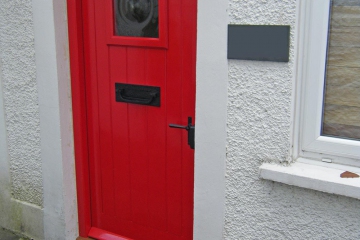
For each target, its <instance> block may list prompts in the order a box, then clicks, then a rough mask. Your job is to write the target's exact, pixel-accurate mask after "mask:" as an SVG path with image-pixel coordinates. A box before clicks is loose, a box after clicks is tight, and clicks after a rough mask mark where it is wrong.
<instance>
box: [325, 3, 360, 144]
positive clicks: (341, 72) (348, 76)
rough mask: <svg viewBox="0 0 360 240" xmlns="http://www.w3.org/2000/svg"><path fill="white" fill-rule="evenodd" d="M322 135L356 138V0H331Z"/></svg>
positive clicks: (359, 7)
mask: <svg viewBox="0 0 360 240" xmlns="http://www.w3.org/2000/svg"><path fill="white" fill-rule="evenodd" d="M328 39H329V40H328V56H327V64H326V82H325V96H324V109H323V122H322V135H325V136H333V137H338V138H348V139H354V140H360V0H333V1H332V4H331V21H330V26H329V37H328Z"/></svg>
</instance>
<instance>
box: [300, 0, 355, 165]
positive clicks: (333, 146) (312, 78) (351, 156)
mask: <svg viewBox="0 0 360 240" xmlns="http://www.w3.org/2000/svg"><path fill="white" fill-rule="evenodd" d="M330 4H331V1H330V0H302V1H301V2H300V16H299V17H300V18H299V21H300V22H299V25H298V26H299V27H300V29H299V37H298V40H297V41H298V44H299V49H298V56H299V58H298V68H297V83H298V86H297V87H299V88H300V91H298V97H297V102H298V103H300V104H298V106H297V113H298V114H297V116H298V119H299V122H298V123H297V124H296V125H297V126H295V127H296V128H297V134H295V136H296V140H295V154H294V155H295V158H296V159H297V158H307V159H313V160H319V161H326V162H329V161H330V162H333V163H338V164H343V165H350V166H354V167H360V141H356V140H348V139H341V138H335V137H327V136H321V126H322V114H323V101H324V89H325V88H324V84H325V81H324V79H325V71H326V57H327V48H328V32H329V21H330ZM295 122H296V121H295Z"/></svg>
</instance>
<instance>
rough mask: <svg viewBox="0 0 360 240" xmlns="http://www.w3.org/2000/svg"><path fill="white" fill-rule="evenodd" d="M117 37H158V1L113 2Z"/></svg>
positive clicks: (116, 0) (117, 0)
mask: <svg viewBox="0 0 360 240" xmlns="http://www.w3.org/2000/svg"><path fill="white" fill-rule="evenodd" d="M114 16H115V34H116V35H117V36H133V37H150V38H158V37H159V23H158V22H159V11H158V0H114Z"/></svg>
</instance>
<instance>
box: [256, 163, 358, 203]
mask: <svg viewBox="0 0 360 240" xmlns="http://www.w3.org/2000/svg"><path fill="white" fill-rule="evenodd" d="M344 171H349V172H353V173H356V174H358V175H360V168H356V167H349V166H344V165H338V164H334V163H323V162H318V161H313V160H308V159H303V158H299V159H298V160H297V161H296V162H295V163H293V164H291V165H290V166H287V167H285V166H281V165H277V164H271V163H264V164H262V165H261V166H260V178H263V179H266V180H271V181H275V182H281V183H285V184H288V185H293V186H298V187H303V188H309V189H313V190H318V191H322V192H327V193H332V194H338V195H343V196H347V197H352V198H356V199H360V178H340V174H341V173H343V172H344Z"/></svg>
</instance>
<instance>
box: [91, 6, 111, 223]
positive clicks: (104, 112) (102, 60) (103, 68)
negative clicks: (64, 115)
mask: <svg viewBox="0 0 360 240" xmlns="http://www.w3.org/2000/svg"><path fill="white" fill-rule="evenodd" d="M95 6H96V7H95V19H96V23H95V27H96V33H97V35H96V49H97V56H96V57H97V59H98V61H97V69H98V70H99V71H98V73H97V83H98V84H97V88H98V92H99V97H98V104H99V122H100V124H99V131H100V133H101V136H100V139H99V142H100V154H101V161H100V165H101V188H102V196H101V198H102V199H103V200H102V212H103V214H105V215H106V216H112V213H113V212H114V211H115V199H114V196H115V189H114V188H113V187H112V186H111V185H112V184H111V183H114V172H113V169H114V163H113V158H112V149H113V142H112V138H113V135H112V134H113V131H112V112H111V102H112V100H113V99H111V90H112V89H113V88H112V86H111V84H110V73H109V47H108V45H107V44H106V31H105V29H104V28H103V22H105V18H106V16H104V15H103V14H102V12H104V11H105V5H99V4H95Z"/></svg>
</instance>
